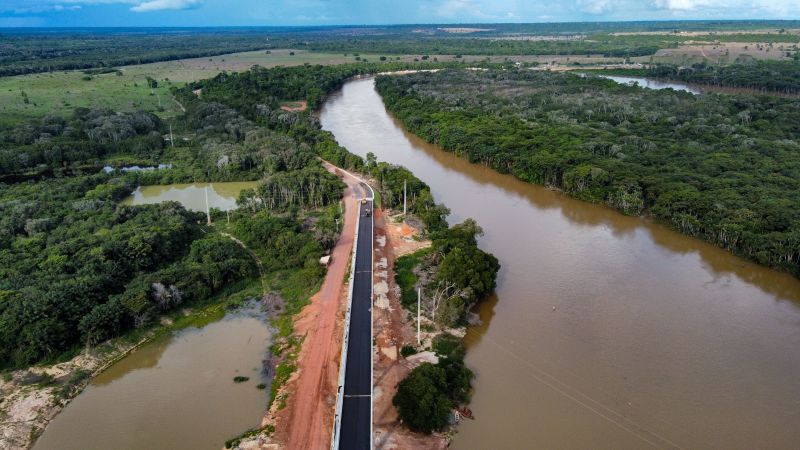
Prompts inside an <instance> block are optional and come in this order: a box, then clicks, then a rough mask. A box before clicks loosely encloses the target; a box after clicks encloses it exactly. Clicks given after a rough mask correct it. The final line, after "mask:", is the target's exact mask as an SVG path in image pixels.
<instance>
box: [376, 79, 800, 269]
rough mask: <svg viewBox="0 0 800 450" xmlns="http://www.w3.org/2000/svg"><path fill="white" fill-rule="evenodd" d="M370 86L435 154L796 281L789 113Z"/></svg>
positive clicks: (773, 101)
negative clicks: (633, 219) (707, 244)
mask: <svg viewBox="0 0 800 450" xmlns="http://www.w3.org/2000/svg"><path fill="white" fill-rule="evenodd" d="M376 85H377V89H378V91H379V92H380V94H381V95H382V96H383V98H384V101H385V103H386V105H387V107H388V108H389V109H390V110H391V111H392V112H393V113H394V114H395V115H396V116H397V117H398V118H400V120H402V122H403V123H404V124H405V125H406V126H407V127H408V128H409V130H410V131H412V132H414V133H416V134H418V135H420V136H422V137H424V138H425V139H427V140H429V141H431V142H434V143H436V144H439V145H441V146H442V147H443V148H444V149H445V150H448V151H451V152H455V153H457V154H459V155H464V156H465V157H467V158H468V159H469V160H470V161H473V162H479V163H482V164H486V165H488V166H490V167H492V168H494V169H495V170H498V171H500V172H503V173H512V174H514V175H515V176H517V177H518V178H520V179H522V180H525V181H529V182H532V183H539V184H545V185H550V186H553V187H556V188H559V189H562V190H564V191H565V192H567V193H569V194H571V195H573V196H575V197H577V198H580V199H583V200H587V201H592V202H601V203H605V204H608V205H609V206H612V207H614V208H616V209H618V210H620V211H622V212H623V213H626V214H633V215H639V214H650V215H653V216H655V217H656V218H658V219H659V220H661V221H663V222H665V223H667V224H670V225H671V226H673V227H675V228H676V229H678V230H680V231H681V232H683V233H686V234H688V235H691V236H696V237H699V238H702V239H706V240H708V241H711V242H713V243H715V244H717V245H719V246H721V247H723V248H725V249H728V250H731V251H733V252H735V253H738V254H740V255H744V256H746V257H748V258H751V259H753V260H755V261H757V262H759V263H761V264H764V265H768V266H771V267H776V268H782V269H784V270H788V271H790V272H792V273H794V274H795V275H800V144H798V137H799V136H798V135H799V134H800V129H799V128H798V126H799V125H798V124H800V104H799V103H798V102H795V101H790V100H785V99H779V98H772V97H760V96H752V95H736V96H732V95H717V94H704V95H697V96H695V95H692V94H690V93H684V92H676V91H673V90H647V89H643V88H640V87H636V86H627V85H619V84H617V83H615V82H613V81H610V80H605V79H600V78H595V77H591V76H589V77H581V76H578V75H575V74H563V73H546V72H536V71H530V70H519V71H514V70H506V71H495V70H490V71H485V72H481V71H466V70H447V71H441V72H437V73H417V74H412V75H406V76H402V77H379V78H378V79H377V81H376Z"/></svg>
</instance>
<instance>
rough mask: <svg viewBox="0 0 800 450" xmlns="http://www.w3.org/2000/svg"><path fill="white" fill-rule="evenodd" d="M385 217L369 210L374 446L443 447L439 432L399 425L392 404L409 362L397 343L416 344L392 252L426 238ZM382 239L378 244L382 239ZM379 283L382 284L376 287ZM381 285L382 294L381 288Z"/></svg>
mask: <svg viewBox="0 0 800 450" xmlns="http://www.w3.org/2000/svg"><path fill="white" fill-rule="evenodd" d="M387 221H388V222H391V218H388V217H387V216H386V214H385V212H384V211H378V210H376V211H375V243H374V246H373V248H374V249H375V261H376V267H375V271H374V274H375V275H374V280H373V282H374V283H375V286H376V289H375V295H376V299H375V307H374V308H373V329H374V332H375V344H376V346H377V348H378V352H377V354H375V355H373V358H374V360H373V369H374V373H373V383H374V391H373V392H374V399H373V421H374V422H373V429H374V432H375V435H374V436H373V439H374V440H375V442H374V444H375V448H376V449H378V450H395V449H397V450H399V449H415V450H416V449H424V450H440V449H445V448H447V440H446V439H445V438H444V436H442V435H441V434H439V433H434V434H431V435H425V434H421V433H414V432H411V431H410V430H409V429H408V428H406V427H405V426H403V425H402V424H401V423H400V422H399V421H398V417H397V410H396V409H395V407H394V405H392V398H393V397H394V394H395V393H396V392H397V384H398V383H399V382H400V381H402V380H403V378H405V377H406V376H407V375H408V374H409V372H411V369H412V368H413V366H412V365H411V364H410V363H409V362H408V361H406V359H405V358H403V357H402V356H400V349H401V348H402V347H403V345H406V344H411V345H416V343H417V342H416V336H415V335H414V331H413V330H412V327H411V324H410V323H409V321H408V320H407V312H406V310H404V309H403V307H402V306H401V305H400V299H399V298H398V295H397V294H398V290H397V287H396V285H395V283H394V261H395V259H396V258H398V257H400V256H402V255H405V254H408V253H412V252H414V251H416V250H419V249H420V248H424V247H428V246H429V245H430V242H429V241H418V240H414V239H411V237H412V236H413V235H415V234H417V231H416V230H414V229H413V228H411V227H410V226H408V225H407V224H406V223H405V222H403V223H402V224H395V223H387ZM382 244H383V245H382ZM382 283H385V284H384V285H383V286H385V288H384V289H378V288H377V287H378V286H379V285H381V284H382ZM384 291H385V298H384V299H381V298H380V297H381V294H382V293H383V292H384Z"/></svg>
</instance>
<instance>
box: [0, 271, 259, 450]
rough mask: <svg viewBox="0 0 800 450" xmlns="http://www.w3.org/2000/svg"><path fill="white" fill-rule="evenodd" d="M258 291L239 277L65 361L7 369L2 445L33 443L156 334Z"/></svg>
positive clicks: (0, 411) (0, 413) (199, 320)
mask: <svg viewBox="0 0 800 450" xmlns="http://www.w3.org/2000/svg"><path fill="white" fill-rule="evenodd" d="M258 297H259V286H258V283H257V281H253V282H247V283H240V284H239V285H237V286H235V287H232V288H231V289H229V290H228V291H227V292H224V293H222V294H220V295H218V296H215V297H214V298H213V299H210V300H208V301H207V302H203V304H198V305H195V306H193V307H190V308H184V309H182V310H180V311H177V312H175V313H173V314H169V315H164V316H162V317H160V319H159V320H158V321H157V324H156V325H155V326H153V327H150V328H148V329H146V330H138V331H136V332H133V333H130V334H128V335H126V336H122V337H119V338H116V339H112V340H109V341H106V342H104V343H102V344H100V345H98V346H97V347H94V348H92V349H88V350H85V351H83V352H81V353H80V354H78V355H76V356H74V357H73V358H71V359H69V360H68V361H63V362H59V363H56V364H50V365H39V366H32V367H29V368H27V369H19V370H16V371H13V372H9V373H6V374H5V375H4V377H3V379H2V381H0V396H1V397H2V399H3V401H2V403H0V430H2V434H0V449H2V450H11V449H27V448H31V447H32V446H33V444H34V443H35V441H36V439H37V438H38V437H39V436H40V435H41V434H42V432H43V431H44V430H45V428H46V426H47V425H48V424H49V423H50V421H52V420H53V419H54V418H55V417H56V416H57V415H58V414H59V413H60V412H61V411H62V410H63V409H64V408H65V407H66V406H67V405H68V404H69V403H70V402H71V401H72V400H73V399H74V398H75V397H76V396H77V395H78V394H80V393H81V392H82V391H83V389H84V388H85V387H86V386H87V385H88V384H89V383H90V382H91V380H92V379H93V378H94V377H96V376H97V375H99V374H101V373H103V372H104V371H105V370H107V369H108V368H110V367H111V366H112V365H114V364H115V363H117V362H119V361H120V360H122V359H123V358H125V357H126V356H128V355H130V354H131V353H133V352H135V351H136V350H137V349H139V348H140V347H142V346H143V345H145V344H147V343H149V342H151V341H153V340H154V339H156V338H159V337H163V336H166V335H168V334H170V333H173V332H176V331H178V330H182V329H185V328H188V327H202V326H204V325H207V324H209V323H211V322H214V321H216V320H219V319H221V318H222V317H224V316H225V314H226V312H227V311H229V310H230V309H232V308H237V307H239V306H241V305H242V304H244V302H245V301H246V300H247V299H251V298H258Z"/></svg>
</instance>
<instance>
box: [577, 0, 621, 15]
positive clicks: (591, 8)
mask: <svg viewBox="0 0 800 450" xmlns="http://www.w3.org/2000/svg"><path fill="white" fill-rule="evenodd" d="M578 7H579V8H580V10H581V11H583V12H587V13H589V14H603V13H607V12H609V11H611V10H612V9H614V8H613V5H612V2H611V1H609V0H579V1H578Z"/></svg>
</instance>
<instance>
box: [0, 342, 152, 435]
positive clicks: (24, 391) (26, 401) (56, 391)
mask: <svg viewBox="0 0 800 450" xmlns="http://www.w3.org/2000/svg"><path fill="white" fill-rule="evenodd" d="M152 336H153V333H149V334H147V335H146V336H144V337H143V338H141V339H140V340H138V341H131V340H129V339H124V338H123V339H116V340H113V341H110V342H106V343H104V344H102V345H100V346H99V347H96V348H94V349H92V350H91V351H88V352H84V353H81V354H80V355H78V356H76V357H74V358H72V359H71V360H69V361H66V362H62V363H58V364H54V365H50V366H33V367H30V368H28V369H21V370H16V371H14V372H11V373H8V374H6V376H5V377H4V378H3V379H2V380H0V450H18V449H27V448H30V447H31V446H32V445H33V443H34V441H35V440H36V438H37V437H38V436H39V435H41V433H42V432H43V431H44V428H45V427H46V426H47V424H48V423H49V422H50V421H51V420H53V418H54V417H55V416H56V415H58V413H59V412H61V410H62V409H63V408H64V407H65V406H66V405H67V404H68V403H69V402H70V400H72V399H73V398H74V397H75V396H76V395H78V394H79V393H80V392H81V391H82V390H83V388H84V387H85V386H86V385H87V384H88V383H89V380H91V378H92V377H93V376H94V375H97V374H99V373H100V372H102V371H103V370H105V369H106V368H108V367H109V366H110V365H111V364H113V363H115V362H116V361H119V360H120V359H121V358H123V357H124V356H126V355H127V354H128V353H130V352H132V351H133V350H135V349H136V348H138V347H139V346H140V345H142V344H144V343H145V342H147V341H148V340H149V339H150V338H151V337H152Z"/></svg>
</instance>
